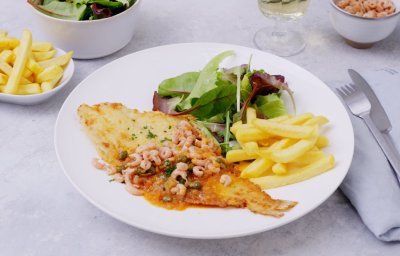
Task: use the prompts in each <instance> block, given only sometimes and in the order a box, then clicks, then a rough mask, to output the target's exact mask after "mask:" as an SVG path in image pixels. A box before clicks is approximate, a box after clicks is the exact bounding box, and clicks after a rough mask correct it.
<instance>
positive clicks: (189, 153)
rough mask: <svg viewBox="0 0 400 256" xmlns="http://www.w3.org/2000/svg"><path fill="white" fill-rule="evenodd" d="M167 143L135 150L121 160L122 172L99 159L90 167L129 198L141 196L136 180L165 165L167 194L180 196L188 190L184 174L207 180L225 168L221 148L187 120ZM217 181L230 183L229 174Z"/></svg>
mask: <svg viewBox="0 0 400 256" xmlns="http://www.w3.org/2000/svg"><path fill="white" fill-rule="evenodd" d="M176 128H177V129H176V130H175V132H174V134H173V137H172V139H171V141H166V142H164V143H163V145H162V146H157V145H155V144H154V143H148V144H145V145H141V146H139V147H138V148H136V150H135V152H133V153H131V154H130V155H128V156H127V157H126V159H125V160H124V165H125V167H126V168H125V169H123V170H120V171H118V170H116V168H113V167H111V166H109V165H107V164H106V163H104V162H102V161H101V160H99V159H93V162H92V164H93V166H94V167H96V168H97V169H100V170H105V171H107V172H108V174H109V175H112V177H113V179H114V180H115V181H117V182H122V183H125V184H126V190H127V191H128V192H129V193H131V194H133V195H143V193H144V190H143V188H141V186H140V184H141V182H140V180H141V179H146V177H148V176H151V175H153V174H156V173H157V172H159V171H160V170H162V169H165V166H166V163H167V162H168V164H169V166H173V168H174V169H173V171H172V172H171V174H170V178H171V179H173V180H174V181H176V182H174V183H173V186H172V187H171V188H170V193H171V194H175V195H178V196H184V195H185V193H186V190H187V187H188V182H187V180H188V175H189V174H193V175H194V176H195V177H197V178H200V177H208V176H210V175H213V174H218V173H219V172H220V171H221V168H223V167H225V160H224V158H223V157H222V156H221V149H220V147H219V145H217V144H216V143H215V142H214V141H213V140H211V139H208V138H206V137H204V135H202V133H201V132H200V131H199V130H198V129H197V128H196V127H194V126H193V125H192V124H191V123H189V122H188V121H185V120H184V121H180V122H179V123H178V124H177V127H176ZM220 182H221V183H222V184H223V185H224V186H228V185H229V184H230V183H231V178H230V177H229V175H221V178H220Z"/></svg>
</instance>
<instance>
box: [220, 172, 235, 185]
mask: <svg viewBox="0 0 400 256" xmlns="http://www.w3.org/2000/svg"><path fill="white" fill-rule="evenodd" d="M219 182H221V184H222V185H224V187H227V186H229V185H230V184H231V183H232V179H231V177H230V176H229V175H226V174H223V175H221V178H220V179H219Z"/></svg>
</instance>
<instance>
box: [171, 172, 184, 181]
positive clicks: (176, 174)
mask: <svg viewBox="0 0 400 256" xmlns="http://www.w3.org/2000/svg"><path fill="white" fill-rule="evenodd" d="M179 176H180V177H181V178H182V179H184V180H187V173H186V171H182V170H178V169H175V170H174V171H173V172H172V173H171V178H173V179H177V178H178V177H179Z"/></svg>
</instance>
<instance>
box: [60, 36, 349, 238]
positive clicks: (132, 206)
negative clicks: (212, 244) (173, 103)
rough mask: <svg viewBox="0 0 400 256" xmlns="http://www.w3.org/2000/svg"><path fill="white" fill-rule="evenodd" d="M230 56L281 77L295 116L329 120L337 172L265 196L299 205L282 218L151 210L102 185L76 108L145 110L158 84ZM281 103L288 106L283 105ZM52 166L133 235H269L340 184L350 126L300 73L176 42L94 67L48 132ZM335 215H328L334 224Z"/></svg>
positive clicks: (335, 103) (326, 92)
mask: <svg viewBox="0 0 400 256" xmlns="http://www.w3.org/2000/svg"><path fill="white" fill-rule="evenodd" d="M226 50H234V51H235V52H236V56H235V57H231V58H229V59H227V60H225V61H224V62H223V63H222V64H221V66H223V67H231V66H234V65H238V64H242V63H248V61H249V58H250V56H251V55H252V56H253V57H252V62H251V63H252V68H254V69H260V68H262V69H264V70H266V71H267V72H269V73H272V74H282V75H284V76H285V77H286V79H287V81H288V83H289V86H290V87H291V88H292V90H293V91H294V92H295V100H296V104H297V112H298V113H302V112H313V113H315V114H320V115H324V116H326V117H328V118H329V119H330V121H331V122H330V123H329V125H327V127H326V128H325V129H323V132H324V133H325V134H326V135H327V136H328V137H329V139H330V142H331V143H330V145H329V147H327V148H326V149H325V150H326V151H327V152H330V153H332V154H334V156H335V158H336V167H335V168H334V169H332V170H330V171H329V172H327V173H324V174H322V175H320V176H317V177H315V178H312V179H310V180H307V181H304V182H300V183H297V184H293V185H290V186H285V187H282V188H278V189H271V190H268V193H269V194H270V195H271V196H273V197H274V198H280V199H286V200H293V201H297V202H298V203H299V204H298V205H297V206H296V207H295V208H294V209H292V210H291V211H289V212H288V213H286V214H285V216H284V217H282V218H273V217H267V216H263V215H258V214H254V213H252V212H250V211H249V210H247V209H214V208H189V209H187V210H185V211H171V210H165V209H162V208H158V207H156V206H153V205H151V204H150V203H148V202H147V201H145V200H144V199H143V198H142V197H136V196H132V195H130V194H128V193H127V192H126V191H125V189H124V186H123V185H122V184H120V183H115V182H109V179H110V178H109V177H108V176H107V175H106V173H104V172H101V171H98V170H96V169H94V168H93V167H92V166H91V159H92V158H93V157H94V156H96V151H95V147H94V146H93V145H92V144H91V142H90V141H89V139H88V137H87V136H86V134H85V132H84V130H83V127H82V126H81V124H80V123H79V121H78V116H77V113H76V110H77V108H78V106H79V105H80V104H83V103H86V104H96V103H102V102H121V103H123V104H124V105H126V106H128V107H130V108H137V109H139V110H151V108H152V96H153V92H154V91H155V90H157V85H158V84H159V83H160V82H161V81H162V80H164V79H166V78H169V77H173V76H176V75H179V74H181V73H183V72H188V71H194V70H200V69H202V68H203V67H204V65H205V64H206V63H207V62H208V61H209V60H210V59H211V58H212V57H213V56H215V55H216V54H218V53H220V52H222V51H226ZM287 102H288V105H289V106H290V103H289V101H287ZM55 147H56V152H57V157H58V160H59V162H60V164H61V166H62V168H63V169H64V172H65V174H66V176H67V177H68V179H69V180H70V181H71V183H72V184H73V185H74V187H75V188H76V189H77V190H78V191H79V192H80V193H81V194H82V195H83V196H84V197H85V198H87V199H88V200H89V201H90V202H91V203H93V204H94V205H95V206H97V207H98V208H100V209H101V210H103V211H104V212H106V213H108V214H110V215H111V216H113V217H115V218H117V219H119V220H121V221H123V222H125V223H128V224H130V225H132V226H135V227H138V228H140V229H144V230H148V231H151V232H155V233H159V234H164V235H169V236H175V237H185V238H203V239H214V238H229V237H239V236H245V235H250V234H255V233H259V232H263V231H266V230H271V229H274V228H277V227H279V226H282V225H285V224H287V223H289V222H292V221H294V220H296V219H298V218H300V217H302V216H304V215H305V214H307V213H309V212H310V211H312V210H313V209H315V208H316V207H317V206H319V205H320V204H321V203H323V202H324V201H325V200H326V199H327V198H328V197H329V196H330V195H331V194H332V193H333V192H334V191H335V190H336V189H337V188H338V186H339V185H340V183H341V182H342V180H343V178H344V177H345V175H346V173H347V171H348V168H349V166H350V163H351V159H352V157H353V149H354V135H353V128H352V125H351V122H350V119H349V116H348V115H347V112H346V110H345V108H344V107H343V105H342V103H341V102H340V100H339V99H338V98H337V97H336V95H335V94H334V93H333V92H332V91H331V90H330V89H329V88H328V87H327V86H326V85H325V84H324V83H323V82H322V81H321V80H319V79H318V78H316V77H315V76H313V75H312V74H311V73H309V72H308V71H306V70H304V69H302V68H301V67H299V66H297V65H295V64H293V63H291V62H289V61H287V60H285V59H283V58H280V57H277V56H274V55H272V54H268V53H265V52H261V51H258V50H255V49H251V48H246V47H241V46H235V45H228V44H213V43H193V44H175V45H166V46H161V47H156V48H151V49H147V50H143V51H140V52H136V53H133V54H130V55H127V56H125V57H122V58H120V59H117V60H115V61H113V62H111V63H109V64H107V65H105V66H104V67H102V68H100V69H99V70H97V71H96V72H94V73H93V74H91V75H90V76H89V77H87V78H86V79H85V80H84V81H82V82H81V83H80V84H79V85H78V86H77V87H76V88H75V90H74V91H73V92H72V93H71V94H70V95H69V97H68V98H67V100H66V101H65V103H64V105H63V106H62V108H61V110H60V113H59V115H58V119H57V122H56V127H55ZM335 217H336V216H332V218H335Z"/></svg>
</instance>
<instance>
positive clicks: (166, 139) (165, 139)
mask: <svg viewBox="0 0 400 256" xmlns="http://www.w3.org/2000/svg"><path fill="white" fill-rule="evenodd" d="M166 141H172V140H171V139H170V138H167V137H165V138H164V139H162V140H160V142H161V143H164V142H166Z"/></svg>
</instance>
